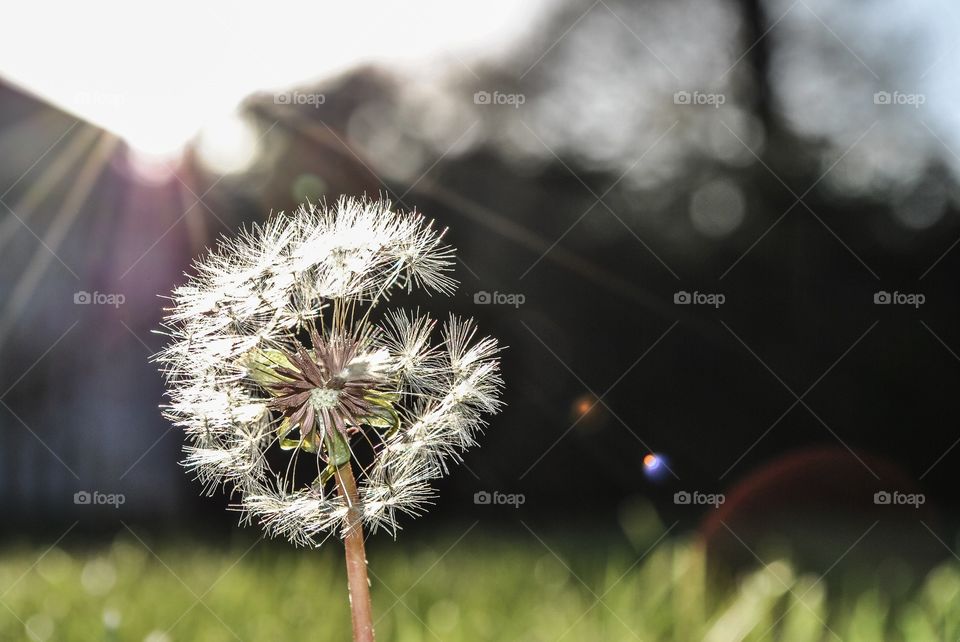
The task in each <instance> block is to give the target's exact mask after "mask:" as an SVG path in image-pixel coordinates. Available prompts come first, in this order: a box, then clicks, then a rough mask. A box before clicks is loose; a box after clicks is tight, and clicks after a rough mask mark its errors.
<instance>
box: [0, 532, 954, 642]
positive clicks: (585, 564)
mask: <svg viewBox="0 0 960 642" xmlns="http://www.w3.org/2000/svg"><path fill="white" fill-rule="evenodd" d="M465 530H466V528H464V529H463V530H461V531H449V532H448V533H447V534H446V536H444V537H438V538H437V539H436V540H435V541H431V542H424V541H422V540H414V539H413V538H401V539H400V540H399V541H398V542H391V541H389V540H378V541H377V542H376V543H375V545H374V547H373V549H372V550H371V552H370V558H371V569H372V571H373V572H374V573H375V576H374V577H372V578H371V579H372V582H373V599H374V611H375V613H376V617H377V618H379V621H378V623H377V632H378V639H380V640H381V641H386V640H403V641H412V640H435V639H441V640H557V639H559V638H562V639H564V640H570V641H579V640H631V639H642V640H684V641H686V640H702V639H707V640H724V641H726V640H740V639H746V640H759V639H768V640H790V641H798V642H802V641H804V640H831V639H837V638H835V637H834V635H833V633H835V634H836V635H837V636H839V638H842V639H843V640H847V641H856V640H864V641H870V642H874V641H876V640H897V639H908V640H943V639H951V640H956V639H957V638H958V637H960V565H958V564H955V563H950V564H945V565H943V566H941V567H939V568H937V569H935V570H934V571H933V572H932V573H930V574H929V575H928V576H926V577H925V578H923V579H922V580H921V581H918V582H916V583H915V586H914V588H912V589H911V590H910V591H909V593H908V594H906V595H898V596H897V597H896V599H893V598H891V597H890V596H889V595H885V594H884V593H883V590H884V587H883V585H882V584H877V583H873V582H861V583H859V584H858V583H857V582H838V584H840V585H845V586H847V588H844V589H841V590H837V591H835V592H834V591H833V588H832V586H833V583H831V588H830V589H828V587H827V586H826V585H825V583H823V582H820V583H818V582H817V579H816V577H814V576H812V575H805V574H798V573H796V572H795V571H794V570H793V569H792V568H791V566H790V565H789V564H788V563H786V562H785V561H782V560H780V561H773V562H772V563H771V564H770V565H769V566H767V567H766V568H759V569H755V570H754V571H752V572H748V573H747V574H746V575H745V576H744V577H743V578H742V580H741V581H740V582H739V584H738V585H736V586H734V587H732V588H730V589H729V590H725V591H712V592H711V591H709V590H708V589H707V588H706V585H707V582H706V580H705V565H704V557H703V555H702V553H701V552H700V551H699V549H698V548H697V547H696V546H693V545H691V543H690V542H688V541H685V540H682V539H679V540H665V541H663V542H661V543H660V544H659V545H658V546H657V547H655V548H654V549H653V550H652V551H651V552H650V553H649V555H647V556H646V557H645V558H643V559H642V560H641V561H639V562H637V560H638V558H639V557H640V553H641V552H642V551H643V550H644V549H645V548H646V547H645V546H637V548H636V550H634V549H633V548H632V547H630V546H628V545H627V544H626V543H624V542H623V541H620V543H619V544H616V545H615V544H609V543H606V544H604V543H599V542H597V541H596V540H593V539H586V538H582V537H580V538H574V537H565V536H563V535H561V534H559V533H546V532H538V533H537V535H536V536H533V535H532V534H530V536H529V537H525V536H523V535H524V534H523V533H520V534H518V533H516V532H514V533H513V534H512V535H509V536H507V537H508V538H507V539H504V538H503V537H500V538H498V537H495V536H494V534H493V533H490V532H486V533H481V532H480V529H479V528H478V529H476V530H475V531H470V532H469V533H467V534H466V535H465V536H463V537H462V539H459V541H458V538H460V537H461V535H462V534H463V532H464V531H465ZM138 534H140V535H144V534H142V533H139V531H138ZM611 541H613V540H611ZM148 547H149V549H148ZM247 548H248V545H241V544H231V545H225V546H215V545H213V544H211V543H210V542H206V543H203V544H199V543H196V542H187V541H179V542H174V541H172V540H169V539H167V540H156V541H155V540H153V539H151V538H149V537H146V536H145V535H144V539H143V541H142V542H141V541H138V539H136V538H135V537H134V536H133V535H131V534H129V533H125V534H124V535H123V536H120V537H118V538H117V539H116V540H115V541H113V542H110V543H107V544H103V545H102V546H94V547H89V548H82V547H78V545H77V544H72V545H68V546H66V548H60V547H56V548H53V549H50V550H47V545H40V544H37V545H35V546H32V547H7V548H5V549H4V550H3V551H2V552H0V592H2V591H6V593H5V594H3V595H2V598H0V599H2V602H3V603H4V604H5V605H6V608H4V607H3V606H0V639H2V640H24V639H31V637H30V636H31V635H32V636H33V637H32V639H48V640H70V641H73V640H81V641H87V640H92V641H96V640H104V641H109V640H124V641H126V640H136V641H140V640H150V641H151V642H160V641H164V640H189V641H203V642H208V641H209V642H215V641H217V640H225V641H226V640H236V639H240V640H244V641H248V642H249V641H255V640H270V641H273V640H285V641H286V640H290V641H294V640H347V639H349V635H350V633H349V626H350V621H349V612H348V608H347V602H346V596H345V594H344V591H345V586H346V584H345V578H344V574H343V571H342V558H341V554H340V551H339V550H338V549H337V547H336V543H335V542H331V543H330V545H328V546H325V547H324V548H322V549H321V550H319V551H305V550H293V549H289V548H287V547H285V546H283V545H278V544H277V543H268V542H263V543H260V544H258V545H256V546H254V547H253V548H252V549H249V550H247ZM44 551H47V552H46V554H45V555H44V554H43V553H44ZM41 555H42V557H40V556H41ZM38 557H39V558H40V559H39V561H37V560H38ZM834 572H835V573H837V574H838V576H839V577H841V579H842V573H841V571H840V570H837V571H834ZM856 586H859V587H860V588H856ZM597 597H602V602H597ZM778 620H779V621H778ZM825 623H826V625H828V626H829V629H830V630H829V631H828V630H827V628H825ZM771 627H773V628H772V629H771ZM27 629H29V631H28V630H27ZM768 630H769V631H768ZM830 631H832V632H833V633H831V632H830Z"/></svg>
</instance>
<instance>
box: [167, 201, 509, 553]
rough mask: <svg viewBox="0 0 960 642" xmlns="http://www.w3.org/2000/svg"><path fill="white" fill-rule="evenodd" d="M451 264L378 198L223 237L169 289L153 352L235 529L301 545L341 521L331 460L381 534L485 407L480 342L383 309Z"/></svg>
mask: <svg viewBox="0 0 960 642" xmlns="http://www.w3.org/2000/svg"><path fill="white" fill-rule="evenodd" d="M454 259H455V255H454V251H453V249H452V248H450V247H449V246H448V245H446V243H445V242H444V241H443V234H442V232H438V231H437V230H435V229H434V228H433V226H432V225H431V224H430V223H429V222H428V221H426V220H425V219H424V218H423V217H422V216H421V215H419V214H417V213H399V212H394V211H392V209H391V205H390V203H389V202H387V201H383V200H380V201H374V200H368V199H348V198H341V199H340V200H339V201H337V202H336V203H335V204H334V205H332V206H326V205H313V204H307V205H305V206H302V207H301V208H300V209H298V210H297V211H296V212H294V213H290V214H283V213H280V214H277V215H275V216H273V217H271V218H270V219H269V220H268V221H267V222H265V223H263V224H260V225H254V226H253V227H251V228H249V229H247V230H244V231H242V232H241V233H239V234H238V235H236V236H235V237H231V238H224V239H222V240H221V241H220V243H219V244H218V245H217V247H216V248H214V249H212V250H211V251H209V252H208V254H207V255H206V256H204V257H203V258H201V259H200V260H198V261H197V262H196V263H195V264H194V266H193V273H192V276H190V278H189V279H188V281H187V282H186V283H184V284H183V285H182V286H180V287H178V288H177V289H176V290H174V292H173V295H172V297H171V298H172V305H171V307H170V308H169V309H168V310H167V315H166V317H165V323H164V328H165V332H166V334H168V335H169V337H170V343H169V344H168V345H167V347H166V348H164V350H163V351H161V352H160V353H159V354H158V355H157V357H156V359H157V361H158V362H159V363H160V365H161V367H162V369H163V371H164V374H165V376H166V379H167V384H168V385H167V388H168V391H167V394H168V398H169V400H168V403H167V404H166V405H165V407H164V412H165V415H166V416H167V417H168V418H169V419H170V420H171V421H173V422H174V423H175V424H176V425H177V426H179V427H180V428H182V429H183V430H184V432H185V434H186V437H187V446H186V447H185V459H184V465H185V466H186V467H187V468H188V469H189V470H190V471H192V472H193V473H194V474H195V475H196V476H197V478H198V479H199V480H200V481H201V482H202V483H203V484H204V486H205V489H206V491H207V492H214V491H215V490H216V489H218V488H220V487H222V486H226V487H227V488H228V489H229V490H231V491H232V492H234V493H235V497H236V499H237V504H236V507H237V508H238V509H239V510H240V511H241V519H242V521H243V522H245V523H247V522H251V521H256V522H258V523H259V524H260V525H261V526H262V527H263V528H264V529H265V530H266V532H267V533H268V534H270V535H274V536H283V537H286V538H288V539H289V540H290V541H292V542H294V543H296V544H298V545H311V546H315V545H318V543H319V542H321V541H322V540H323V539H324V538H325V536H328V535H330V534H331V533H339V534H341V535H342V534H343V529H344V528H345V526H346V519H347V515H348V512H349V510H350V509H351V507H350V506H348V505H347V503H346V501H345V500H344V499H343V497H342V496H341V495H339V494H338V493H337V492H336V491H335V489H334V488H333V482H332V481H331V480H330V477H329V475H326V474H325V473H326V471H327V470H329V467H331V466H332V467H333V468H334V469H336V467H337V466H340V465H344V464H343V463H342V461H344V460H347V461H348V463H347V464H346V465H350V466H353V467H354V470H355V472H356V473H357V477H358V479H359V489H358V492H359V500H360V505H359V506H356V507H355V508H358V509H359V512H360V514H361V515H362V519H363V522H364V524H365V525H366V526H368V527H369V528H371V529H374V530H376V529H380V528H382V529H385V530H388V531H390V532H392V533H396V531H397V529H398V528H399V518H400V517H401V516H402V515H408V516H415V515H418V514H420V513H422V512H423V511H424V510H425V508H426V507H427V506H429V504H430V503H431V502H432V498H433V490H432V488H431V485H430V484H431V481H432V480H434V479H436V478H437V477H440V476H442V475H443V474H445V473H446V472H447V470H448V466H449V464H451V463H456V462H458V461H459V460H460V454H461V452H462V451H463V450H464V449H466V448H469V447H471V446H473V445H475V444H476V438H477V437H478V436H479V434H480V432H481V431H482V430H483V428H484V426H485V420H484V416H485V415H487V414H492V413H495V412H497V411H498V410H499V409H500V407H501V401H500V390H501V388H502V385H503V383H502V379H501V377H500V371H499V360H498V353H499V346H498V344H497V342H496V340H495V339H492V338H477V337H476V334H477V331H476V327H475V325H474V323H473V321H472V320H470V319H460V318H457V317H454V316H451V317H450V318H449V319H448V320H447V321H446V322H445V323H438V322H437V321H435V320H434V319H432V318H430V317H429V316H427V315H425V314H422V313H420V312H418V311H413V312H411V311H405V310H402V309H385V308H386V303H387V302H388V301H392V295H394V294H397V293H402V292H410V291H412V290H414V289H421V290H425V291H427V292H433V293H438V294H446V295H449V294H451V293H452V292H453V291H454V290H455V289H456V281H454V279H453V278H452V276H451V274H450V273H451V271H452V269H453V266H454ZM361 445H362V446H363V448H362V449H361V448H359V447H360V446H361ZM359 450H364V451H369V453H368V454H367V456H366V457H361V456H360V455H359V453H358V451H359ZM278 454H279V455H283V456H281V457H279V458H278V456H277V455H278ZM284 456H285V457H284ZM278 459H279V460H281V461H283V464H282V465H278V464H277V463H276V462H277V461H278Z"/></svg>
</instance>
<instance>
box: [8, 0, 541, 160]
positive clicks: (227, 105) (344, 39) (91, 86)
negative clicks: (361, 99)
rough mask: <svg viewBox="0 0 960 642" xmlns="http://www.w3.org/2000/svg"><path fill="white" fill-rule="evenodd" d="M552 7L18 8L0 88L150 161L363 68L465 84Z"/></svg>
mask: <svg viewBox="0 0 960 642" xmlns="http://www.w3.org/2000/svg"><path fill="white" fill-rule="evenodd" d="M548 1H549V0H535V1H532V2H510V0H484V1H483V2H449V1H447V2H444V1H442V0H412V1H410V2H403V3H399V2H397V3H394V2H373V1H370V0H353V1H350V2H304V1H303V0H273V1H271V2H268V3H248V4H242V3H232V2H226V1H223V0H216V1H212V2H207V1H205V0H202V1H198V0H191V1H187V0H169V1H168V2H163V3H150V4H142V3H132V2H123V1H118V0H105V1H100V2H88V3H76V2H66V1H56V0H31V2H18V3H15V4H13V5H11V6H10V7H8V8H7V10H6V12H5V14H6V15H5V20H4V23H5V24H4V35H3V38H0V76H2V77H3V78H4V79H6V80H8V81H12V82H14V83H15V84H17V85H19V86H21V87H23V88H24V89H26V90H28V91H29V92H32V93H34V94H36V95H38V96H39V97H41V98H43V99H45V100H47V101H49V102H51V103H53V104H55V105H57V106H59V107H61V108H63V109H65V110H67V111H70V112H72V113H74V114H76V115H77V116H80V117H83V118H85V119H87V120H90V121H91V122H93V123H95V124H97V125H100V126H102V127H104V128H106V129H108V130H110V131H112V132H113V133H115V134H118V135H120V136H122V137H123V138H125V139H126V140H127V141H128V142H129V143H131V144H132V145H133V146H134V147H137V148H139V149H141V150H143V151H146V152H151V153H163V152H166V151H172V150H174V149H177V148H179V147H180V146H181V145H182V144H183V143H184V142H186V141H187V140H188V139H189V138H190V137H191V136H192V135H193V134H194V133H196V132H197V131H198V130H199V129H200V128H201V127H204V126H207V125H210V124H211V123H215V122H216V121H217V120H218V119H221V118H223V117H224V116H226V115H228V114H230V113H231V112H232V111H233V108H234V107H235V106H236V105H237V104H238V103H239V101H240V100H241V99H243V98H244V97H245V96H247V95H249V94H250V93H252V92H255V91H282V90H285V89H289V88H290V87H294V86H298V85H301V84H303V83H306V82H309V81H311V80H316V79H320V78H323V77H325V76H328V75H330V74H332V73H336V72H338V71H342V70H344V69H347V68H349V67H351V66H353V65H356V64H358V63H366V62H380V63H385V64H389V65H399V66H410V65H422V64H424V63H428V62H431V61H446V62H447V63H448V64H453V65H457V66H458V67H460V69H461V70H463V72H464V73H470V72H468V71H466V69H465V68H464V67H463V65H462V63H461V61H464V62H466V63H467V64H468V65H469V64H470V63H471V62H475V60H476V59H477V57H479V56H482V55H492V54H495V53H497V52H498V51H501V50H502V49H503V48H504V47H505V46H506V45H507V44H508V43H509V42H511V41H512V40H513V39H515V38H517V37H518V36H519V35H521V34H522V33H523V32H524V30H525V29H526V28H528V27H530V26H531V24H532V21H533V18H534V17H535V16H537V15H538V14H539V13H541V11H542V9H543V7H544V5H546V4H547V3H548Z"/></svg>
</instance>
